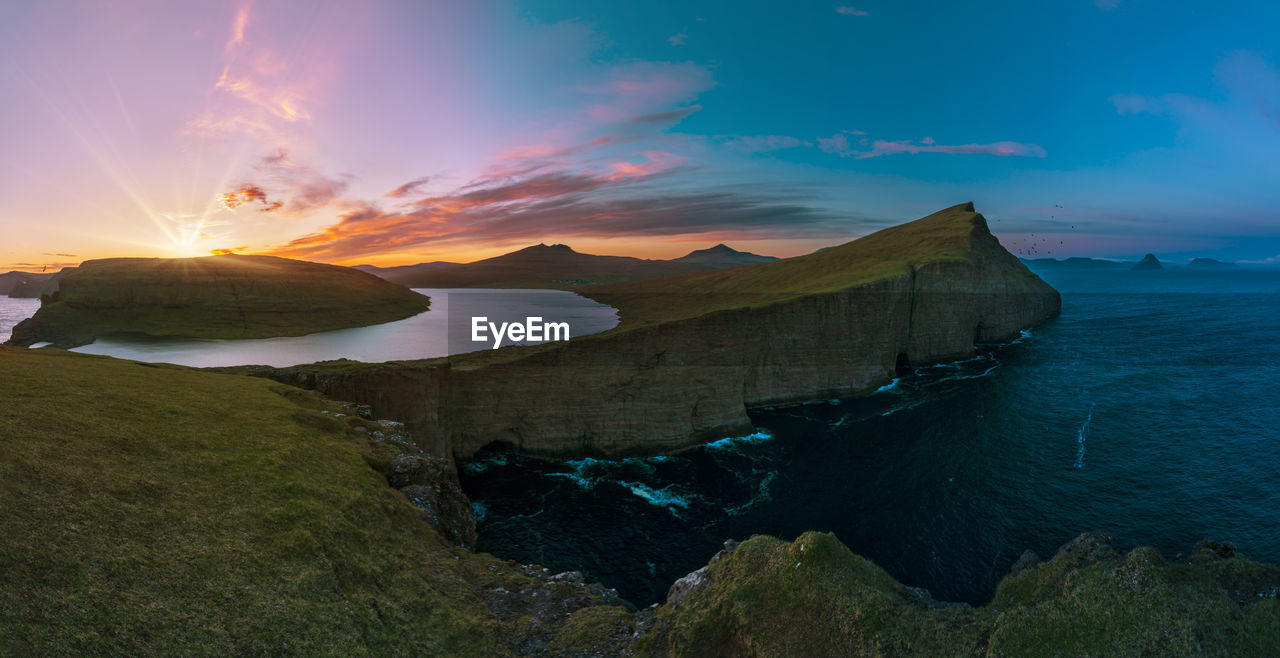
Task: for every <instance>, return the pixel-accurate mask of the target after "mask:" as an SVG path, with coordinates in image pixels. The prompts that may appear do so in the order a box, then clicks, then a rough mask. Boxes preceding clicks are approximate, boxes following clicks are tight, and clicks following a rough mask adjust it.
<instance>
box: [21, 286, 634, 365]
mask: <svg viewBox="0 0 1280 658" xmlns="http://www.w3.org/2000/svg"><path fill="white" fill-rule="evenodd" d="M416 290H417V291H418V292H420V293H422V294H424V295H427V296H429V297H430V298H431V309H430V310H429V311H426V312H425V313H420V314H418V315H415V316H413V317H411V318H405V319H404V320H397V321H396V322H387V323H385V324H377V325H372V326H369V327H356V328H353V329H339V330H337V331H325V332H321V333H316V334H309V335H306V336H288V337H281V338H259V339H249V340H214V339H193V338H180V339H178V338H175V339H139V338H100V339H98V340H97V341H94V342H93V343H92V344H89V345H85V346H82V347H77V348H75V350H74V351H76V352H84V353H86V354H105V355H108V356H114V357H118V358H121V359H132V360H135V361H151V362H157V363H177V364H181V365H187V366H197V367H214V366H233V365H248V364H260V365H268V366H276V367H283V366H291V365H297V364H299V363H313V362H315V361H325V360H329V359H354V360H357V361H366V362H375V363H376V362H380V361H398V360H407V359H428V358H433V357H439V356H446V355H448V354H457V353H461V352H467V351H471V350H473V349H484V348H485V346H484V345H483V344H471V343H469V342H466V341H463V340H459V339H458V336H459V334H460V330H461V329H462V328H464V327H469V325H470V319H471V317H472V316H486V317H488V318H489V319H490V320H493V321H513V320H515V319H517V318H518V319H520V320H523V319H524V318H525V317H528V316H535V317H543V318H546V319H547V320H548V321H550V320H555V321H557V322H568V323H569V325H570V326H571V327H572V330H573V334H572V335H574V336H581V335H584V334H593V333H598V332H601V331H605V330H607V329H610V328H612V327H613V326H614V325H616V324H617V323H618V313H617V311H616V310H614V309H613V308H612V307H609V306H605V305H603V304H599V303H596V302H594V301H592V300H590V299H587V298H585V297H582V296H580V295H577V294H574V293H571V292H567V291H564V290H504V289H485V288H467V289H436V288H418V289H416ZM33 311H34V309H33ZM451 332H452V333H453V334H454V340H452V341H450V339H449V335H450V333H451ZM508 342H509V341H504V342H503V344H504V345H505V344H507V343H508Z"/></svg>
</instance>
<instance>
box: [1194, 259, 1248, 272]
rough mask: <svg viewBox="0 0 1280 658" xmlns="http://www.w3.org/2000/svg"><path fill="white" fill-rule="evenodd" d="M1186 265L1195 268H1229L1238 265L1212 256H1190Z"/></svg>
mask: <svg viewBox="0 0 1280 658" xmlns="http://www.w3.org/2000/svg"><path fill="white" fill-rule="evenodd" d="M1187 267H1188V268H1194V269H1197V270H1229V269H1232V268H1235V267H1239V265H1236V264H1235V263H1224V262H1222V261H1220V260H1214V259H1212V258H1192V259H1191V262H1190V263H1187Z"/></svg>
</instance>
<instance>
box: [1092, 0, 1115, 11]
mask: <svg viewBox="0 0 1280 658" xmlns="http://www.w3.org/2000/svg"><path fill="white" fill-rule="evenodd" d="M1093 5H1094V6H1095V7H1097V8H1099V9H1101V10H1103V11H1113V10H1115V8H1116V7H1119V6H1120V0H1093Z"/></svg>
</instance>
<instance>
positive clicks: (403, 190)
mask: <svg viewBox="0 0 1280 658" xmlns="http://www.w3.org/2000/svg"><path fill="white" fill-rule="evenodd" d="M430 181H431V177H430V176H423V177H422V178H415V179H413V180H411V181H409V182H408V183H405V184H403V185H399V186H397V187H396V188H395V189H394V190H391V191H390V192H387V193H386V194H384V195H383V196H388V197H391V198H393V199H399V198H401V197H407V196H411V195H414V194H417V193H418V188H420V187H422V186H423V185H426V184H427V183H428V182H430Z"/></svg>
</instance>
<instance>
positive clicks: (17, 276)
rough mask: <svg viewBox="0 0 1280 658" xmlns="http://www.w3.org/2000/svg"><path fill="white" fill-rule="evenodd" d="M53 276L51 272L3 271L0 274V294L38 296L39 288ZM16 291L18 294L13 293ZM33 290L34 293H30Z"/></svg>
mask: <svg viewBox="0 0 1280 658" xmlns="http://www.w3.org/2000/svg"><path fill="white" fill-rule="evenodd" d="M51 277H53V273H48V274H36V273H34V272H19V271H17V270H14V271H12V272H5V273H4V274H0V295H8V296H9V297H39V296H40V288H42V287H44V284H45V282H46V281H48V280H49V279H50V278H51ZM15 291H17V292H18V293H19V294H14V292H15ZM32 291H34V293H35V294H31V292H32Z"/></svg>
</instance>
